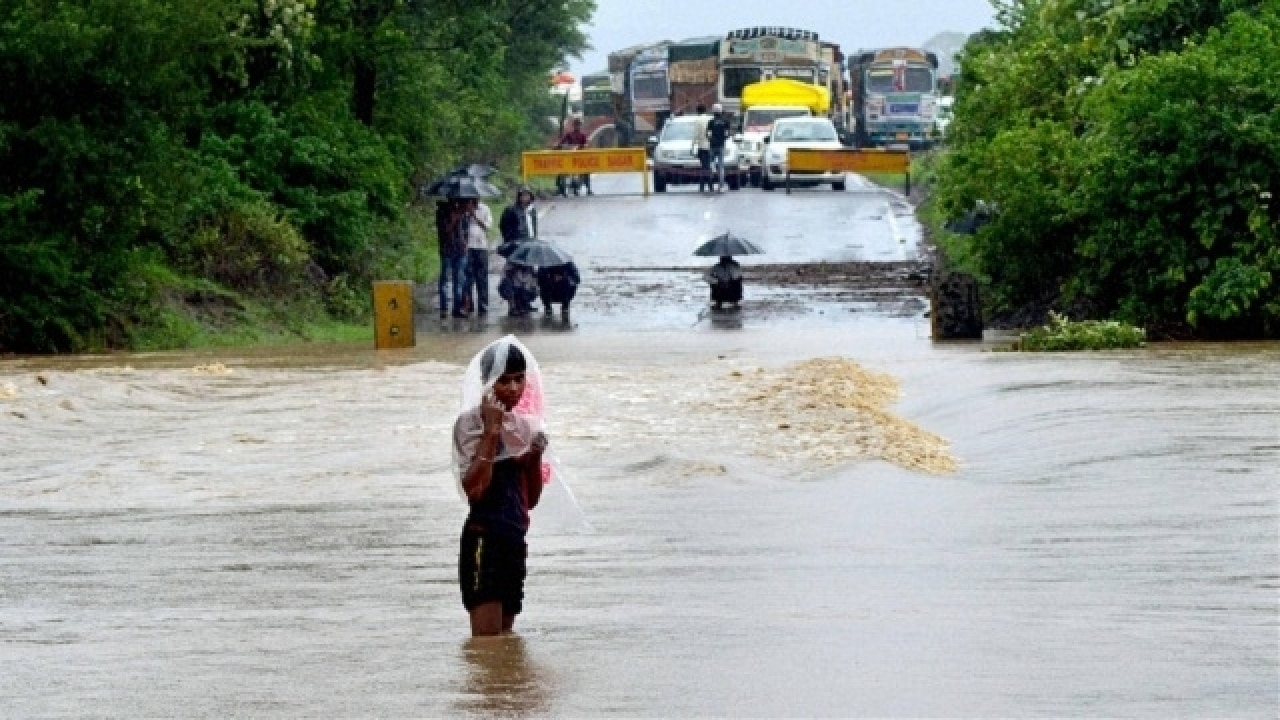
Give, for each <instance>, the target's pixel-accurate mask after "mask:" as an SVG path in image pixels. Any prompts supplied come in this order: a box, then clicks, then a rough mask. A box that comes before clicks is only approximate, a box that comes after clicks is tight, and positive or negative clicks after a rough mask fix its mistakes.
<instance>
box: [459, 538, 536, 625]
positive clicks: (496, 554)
mask: <svg viewBox="0 0 1280 720" xmlns="http://www.w3.org/2000/svg"><path fill="white" fill-rule="evenodd" d="M528 554H529V546H528V545H526V544H525V543H523V542H520V541H518V540H511V539H510V538H505V537H502V536H500V535H494V534H492V533H481V532H476V531H475V530H473V529H471V528H466V529H464V530H463V531H462V541H461V547H460V549H459V551H458V585H459V586H460V587H461V588H462V604H463V606H464V607H466V608H467V612H470V611H472V610H474V609H475V608H476V606H478V605H484V604H485V603H491V602H500V603H502V614H503V615H519V614H520V611H521V610H522V609H523V607H524V604H523V603H524V576H525V558H526V557H527V556H528Z"/></svg>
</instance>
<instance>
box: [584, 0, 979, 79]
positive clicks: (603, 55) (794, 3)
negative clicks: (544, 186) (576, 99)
mask: <svg viewBox="0 0 1280 720" xmlns="http://www.w3.org/2000/svg"><path fill="white" fill-rule="evenodd" d="M994 17H995V13H994V11H993V10H992V8H991V3H990V2H989V0H596V13H595V17H594V19H593V22H592V24H591V26H590V27H589V28H588V29H587V36H588V38H589V39H590V41H591V45H592V46H593V47H594V49H593V50H588V51H586V52H585V53H583V59H582V60H573V59H571V60H570V68H571V69H572V70H573V72H574V74H576V75H579V76H581V75H583V74H584V73H590V72H595V71H597V70H603V69H605V67H606V66H607V65H608V57H609V53H611V52H613V51H614V50H619V49H621V48H624V47H629V46H631V45H638V44H640V43H644V42H652V41H657V40H683V39H685V38H690V37H698V36H702V35H724V34H725V33H726V32H728V31H729V30H733V29H736V28H741V27H754V26H756V25H782V26H786V27H795V28H802V29H804V30H814V31H817V33H818V35H819V36H820V37H821V38H822V39H823V40H829V41H831V42H835V43H839V45H840V48H841V49H842V50H844V51H845V52H846V53H847V52H848V51H849V50H851V49H853V50H856V49H858V48H863V47H868V48H869V47H885V46H889V45H919V44H921V43H923V42H925V41H926V40H928V39H929V38H931V37H933V36H934V35H937V34H938V33H940V32H948V31H954V32H963V33H972V32H976V31H978V30H981V29H982V28H984V27H987V26H989V25H991V24H992V23H993V22H994Z"/></svg>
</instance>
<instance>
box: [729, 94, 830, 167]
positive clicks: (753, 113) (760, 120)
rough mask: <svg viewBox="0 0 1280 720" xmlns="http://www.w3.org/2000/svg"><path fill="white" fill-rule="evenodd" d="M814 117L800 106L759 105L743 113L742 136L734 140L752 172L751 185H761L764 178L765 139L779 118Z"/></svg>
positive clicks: (807, 109) (805, 108)
mask: <svg viewBox="0 0 1280 720" xmlns="http://www.w3.org/2000/svg"><path fill="white" fill-rule="evenodd" d="M811 115H813V113H812V112H810V111H809V108H807V107H801V106H798V105H757V106H755V107H750V108H747V109H746V110H745V111H744V112H743V113H742V134H741V135H739V136H736V137H735V138H734V139H735V140H736V141H737V142H738V148H739V149H740V150H741V151H742V157H743V159H744V160H745V161H746V163H747V167H748V168H750V170H751V184H752V185H757V186H758V185H759V184H760V178H761V177H762V176H763V174H764V173H763V171H762V170H761V165H762V162H761V161H762V160H763V158H764V139H765V137H766V136H768V135H769V132H770V131H771V130H773V123H774V121H776V120H777V119H778V118H785V117H809V116H811Z"/></svg>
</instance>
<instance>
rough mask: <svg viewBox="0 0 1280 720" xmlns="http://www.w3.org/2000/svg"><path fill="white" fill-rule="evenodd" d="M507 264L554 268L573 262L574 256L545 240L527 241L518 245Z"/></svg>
mask: <svg viewBox="0 0 1280 720" xmlns="http://www.w3.org/2000/svg"><path fill="white" fill-rule="evenodd" d="M507 262H512V263H515V264H517V265H532V266H536V267H552V266H553V265H564V264H565V263H571V262H573V256H572V255H570V254H569V252H568V251H567V250H565V249H564V248H562V247H560V246H559V245H553V244H552V243H549V242H546V241H544V240H527V241H525V242H522V243H519V244H518V245H516V248H515V250H512V251H511V254H510V255H508V256H507Z"/></svg>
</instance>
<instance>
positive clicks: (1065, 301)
mask: <svg viewBox="0 0 1280 720" xmlns="http://www.w3.org/2000/svg"><path fill="white" fill-rule="evenodd" d="M996 6H997V9H998V17H999V19H1000V23H1001V29H1000V30H998V31H992V32H986V33H983V34H981V35H979V36H975V37H974V38H973V39H972V40H971V41H970V43H969V45H968V47H967V48H966V50H965V53H964V56H963V57H962V63H961V68H962V70H961V72H962V81H961V83H960V87H959V91H958V97H957V104H956V119H955V121H954V122H953V123H952V125H951V126H950V128H949V129H948V140H949V143H950V146H951V149H950V152H949V153H948V154H947V156H946V158H945V160H944V161H943V162H942V164H941V167H940V168H939V180H938V185H937V195H936V200H937V202H938V204H939V207H940V208H941V210H942V211H943V212H944V213H945V215H946V216H948V217H952V218H958V217H960V216H962V215H963V214H964V213H965V212H966V211H967V210H969V209H970V208H973V207H974V206H975V204H976V203H977V202H978V201H985V202H987V203H991V204H993V205H994V206H995V207H996V208H998V214H997V215H996V217H995V219H994V221H993V222H992V223H991V224H989V225H987V226H985V227H984V228H982V229H981V230H980V231H979V232H978V233H977V234H976V235H974V236H972V237H969V238H964V239H963V243H962V244H963V247H957V248H955V253H956V254H957V255H960V256H962V259H961V262H962V263H967V264H968V266H969V267H968V269H970V270H972V271H974V272H975V273H976V274H977V275H979V276H980V277H981V278H982V279H983V281H984V282H985V283H986V287H987V288H988V290H989V300H990V301H993V304H994V306H995V309H996V310H997V311H1006V312H1007V311H1017V310H1024V309H1026V308H1029V307H1030V308H1039V309H1040V312H1044V311H1046V310H1048V309H1053V308H1057V309H1059V310H1064V311H1070V312H1071V314H1073V315H1074V316H1077V317H1093V318H1114V319H1118V320H1123V321H1126V322H1130V323H1135V324H1138V325H1143V326H1146V327H1148V328H1153V329H1155V330H1156V331H1157V332H1162V333H1170V332H1182V331H1186V330H1189V331H1192V332H1196V333H1198V334H1201V335H1231V336H1245V335H1249V336H1258V335H1269V336H1275V335H1277V334H1280V242H1278V239H1277V221H1278V219H1280V205H1278V204H1276V202H1275V201H1274V199H1273V198H1272V193H1273V192H1275V190H1276V189H1277V188H1276V186H1277V182H1276V181H1277V179H1278V177H1280V113H1278V112H1277V108H1280V0H999V1H997V2H996ZM949 241H950V242H952V243H953V244H954V242H955V238H950V239H949Z"/></svg>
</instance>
